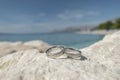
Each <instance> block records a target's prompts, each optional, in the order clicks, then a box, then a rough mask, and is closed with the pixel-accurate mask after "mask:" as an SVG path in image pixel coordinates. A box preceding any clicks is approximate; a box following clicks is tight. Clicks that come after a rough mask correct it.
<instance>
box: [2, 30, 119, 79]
mask: <svg viewBox="0 0 120 80" xmlns="http://www.w3.org/2000/svg"><path fill="white" fill-rule="evenodd" d="M82 55H84V56H85V57H86V58H87V60H73V59H50V58H48V57H47V56H46V54H40V52H39V50H38V49H29V50H21V51H18V52H16V53H14V54H10V55H7V56H4V57H1V58H0V80H120V32H116V33H114V34H112V35H107V36H106V37H105V38H104V39H103V40H102V41H99V42H97V43H95V44H93V45H92V46H90V47H87V48H84V49H82Z"/></svg>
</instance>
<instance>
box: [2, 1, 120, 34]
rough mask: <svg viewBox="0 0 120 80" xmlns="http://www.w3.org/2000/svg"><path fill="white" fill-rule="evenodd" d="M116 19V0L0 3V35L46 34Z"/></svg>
mask: <svg viewBox="0 0 120 80" xmlns="http://www.w3.org/2000/svg"><path fill="white" fill-rule="evenodd" d="M118 17H120V0H0V32H7V33H36V32H50V31H52V30H54V29H61V28H65V27H71V26H80V25H96V24H98V23H100V22H103V21H106V20H109V19H115V18H118Z"/></svg>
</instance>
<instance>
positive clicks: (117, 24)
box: [94, 18, 120, 30]
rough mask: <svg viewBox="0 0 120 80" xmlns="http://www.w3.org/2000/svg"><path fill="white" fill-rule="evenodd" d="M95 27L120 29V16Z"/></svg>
mask: <svg viewBox="0 0 120 80" xmlns="http://www.w3.org/2000/svg"><path fill="white" fill-rule="evenodd" d="M94 29H99V30H104V29H105V30H111V29H120V18H117V19H115V20H109V21H106V22H103V23H101V24H99V25H98V26H97V27H96V28H94Z"/></svg>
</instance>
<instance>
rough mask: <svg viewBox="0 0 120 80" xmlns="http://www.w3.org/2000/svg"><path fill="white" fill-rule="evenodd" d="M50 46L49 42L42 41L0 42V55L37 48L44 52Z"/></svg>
mask: <svg viewBox="0 0 120 80" xmlns="http://www.w3.org/2000/svg"><path fill="white" fill-rule="evenodd" d="M49 47H50V45H49V44H47V43H45V42H43V41H37V40H36V41H28V42H25V43H23V42H0V57H2V56H5V55H7V54H11V53H14V52H17V51H21V50H28V49H38V50H39V51H40V52H44V51H45V50H46V49H48V48H49Z"/></svg>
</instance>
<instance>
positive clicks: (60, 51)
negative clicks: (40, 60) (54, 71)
mask: <svg viewBox="0 0 120 80" xmlns="http://www.w3.org/2000/svg"><path fill="white" fill-rule="evenodd" d="M56 49H58V51H56V52H55V50H56ZM52 51H53V52H52ZM46 54H47V56H48V57H50V58H55V57H59V56H61V55H63V54H64V46H53V47H51V48H49V49H47V50H46Z"/></svg>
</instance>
